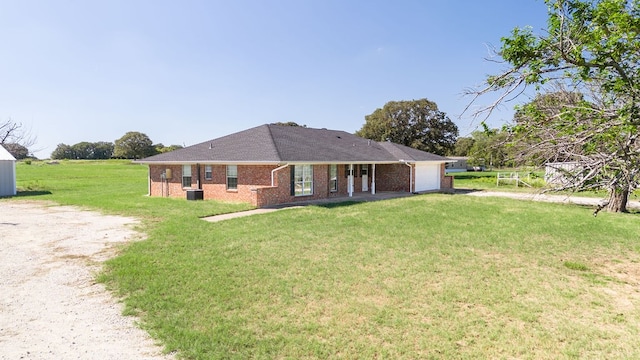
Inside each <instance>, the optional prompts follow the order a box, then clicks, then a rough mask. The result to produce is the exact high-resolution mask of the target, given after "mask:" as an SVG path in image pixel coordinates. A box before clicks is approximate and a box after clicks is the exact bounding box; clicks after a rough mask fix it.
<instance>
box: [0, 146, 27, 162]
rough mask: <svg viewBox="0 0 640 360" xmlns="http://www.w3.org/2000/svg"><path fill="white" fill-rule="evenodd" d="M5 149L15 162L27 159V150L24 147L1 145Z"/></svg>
mask: <svg viewBox="0 0 640 360" xmlns="http://www.w3.org/2000/svg"><path fill="white" fill-rule="evenodd" d="M2 146H4V148H5V149H7V151H8V152H9V153H10V154H11V155H12V156H13V157H14V158H16V160H22V159H26V158H28V157H29V149H27V148H26V147H25V146H22V145H20V144H16V143H4V144H2Z"/></svg>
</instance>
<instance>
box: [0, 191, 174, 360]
mask: <svg viewBox="0 0 640 360" xmlns="http://www.w3.org/2000/svg"><path fill="white" fill-rule="evenodd" d="M133 224H135V220H134V219H130V218H124V217H117V216H104V215H101V214H99V213H97V212H90V211H80V209H78V208H73V207H68V206H50V205H49V206H48V205H47V204H43V203H36V202H14V201H0V349H1V350H0V359H12V360H13V359H98V360H99V359H105V360H106V359H173V357H172V356H167V355H162V354H161V348H159V347H158V346H156V345H154V342H153V340H151V339H150V338H149V336H148V334H147V333H146V332H144V331H142V330H141V329H139V328H138V327H136V326H135V324H134V321H135V319H133V318H131V317H123V316H122V315H121V313H122V305H121V304H120V303H118V302H117V301H116V300H115V299H113V297H111V296H110V294H109V293H108V292H107V291H106V290H105V288H104V286H102V285H101V284H96V283H95V282H94V275H95V272H96V271H97V270H98V269H99V268H100V263H101V262H103V261H104V260H106V259H107V258H109V257H111V256H113V255H114V254H115V252H114V246H115V245H117V244H120V243H123V242H127V241H132V240H135V239H136V238H139V237H140V234H138V233H136V232H135V231H133V230H132V227H131V226H132V225H133Z"/></svg>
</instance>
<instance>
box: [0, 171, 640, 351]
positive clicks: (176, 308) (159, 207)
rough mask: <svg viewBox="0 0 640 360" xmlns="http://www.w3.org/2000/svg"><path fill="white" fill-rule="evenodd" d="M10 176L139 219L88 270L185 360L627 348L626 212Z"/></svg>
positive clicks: (631, 291) (78, 175) (635, 267)
mask: <svg viewBox="0 0 640 360" xmlns="http://www.w3.org/2000/svg"><path fill="white" fill-rule="evenodd" d="M18 185H19V186H20V187H23V188H29V189H30V191H29V192H26V193H22V195H23V196H19V197H17V201H19V200H20V199H21V198H27V199H30V200H31V199H46V200H52V201H56V202H60V203H63V204H74V205H81V206H87V207H91V208H101V209H104V210H105V211H107V212H110V213H120V214H123V215H128V216H136V217H138V218H141V219H142V220H143V225H142V226H141V229H142V230H143V231H145V232H146V233H147V234H148V238H147V239H146V240H144V241H140V242H136V243H133V244H131V245H129V246H128V247H126V248H125V249H123V251H122V253H121V255H120V256H119V257H117V258H115V259H112V260H110V261H109V262H108V263H107V266H106V269H105V271H104V273H103V274H101V275H100V277H99V278H100V281H103V282H105V283H107V284H108V285H109V286H110V288H112V289H113V290H114V291H115V292H117V293H118V294H120V295H122V296H123V297H125V303H126V305H127V313H128V314H136V315H138V316H140V318H141V320H142V323H143V326H144V327H145V328H146V329H147V330H148V331H149V332H150V333H151V334H152V335H153V336H154V337H156V338H158V339H160V340H161V341H162V342H163V344H164V345H165V346H166V350H167V351H173V350H178V354H179V355H180V356H181V357H184V358H188V359H221V358H237V359H247V358H258V359H274V358H275V359H338V358H339V359H355V358H361V359H371V358H379V359H389V358H391V359H416V358H426V359H429V358H434V359H449V358H460V359H477V358H504V359H510V358H525V359H526V358H529V359H540V358H543V359H544V358H547V359H550V358H554V359H555V358H576V359H577V358H579V359H583V358H592V359H601V358H640V342H639V341H638V337H639V336H640V292H639V291H638V286H639V285H640V241H639V240H640V235H639V234H640V222H639V218H638V215H634V214H609V213H601V214H600V215H598V217H597V218H594V217H593V216H592V215H591V212H592V210H591V209H587V208H582V207H579V206H570V205H558V204H547V203H534V202H524V201H516V200H510V199H501V198H475V197H469V196H465V195H440V194H431V195H420V196H414V197H409V198H403V199H396V200H388V201H381V202H371V203H362V204H342V205H341V204H337V205H336V204H334V205H331V206H325V207H322V206H310V207H305V208H302V209H289V210H286V211H281V212H274V213H268V214H263V215H257V216H251V217H245V218H238V219H233V220H228V221H223V222H219V223H208V222H205V221H202V220H199V219H198V216H203V215H209V214H214V213H222V212H228V211H233V210H239V209H244V208H246V206H243V205H238V204H223V203H217V202H213V201H205V202H201V201H200V202H188V201H186V200H182V199H180V200H177V199H157V198H148V197H144V196H143V194H145V193H146V186H147V185H146V168H145V167H143V166H140V165H128V164H126V163H123V162H101V163H75V162H69V163H64V164H61V165H55V166H51V165H43V164H32V165H24V164H20V165H19V166H18ZM48 192H50V193H48ZM2 201H7V200H2ZM10 201H16V200H10ZM0 204H1V202H0Z"/></svg>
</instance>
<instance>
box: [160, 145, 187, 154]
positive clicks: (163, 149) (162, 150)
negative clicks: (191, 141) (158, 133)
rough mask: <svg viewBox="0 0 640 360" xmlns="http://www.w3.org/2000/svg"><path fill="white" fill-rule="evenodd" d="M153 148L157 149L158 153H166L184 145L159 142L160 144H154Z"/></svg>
mask: <svg viewBox="0 0 640 360" xmlns="http://www.w3.org/2000/svg"><path fill="white" fill-rule="evenodd" d="M153 148H154V149H156V154H162V153H166V152H170V151H174V150H178V149H182V148H183V146H182V145H169V146H164V145H163V144H162V143H159V144H155V145H153Z"/></svg>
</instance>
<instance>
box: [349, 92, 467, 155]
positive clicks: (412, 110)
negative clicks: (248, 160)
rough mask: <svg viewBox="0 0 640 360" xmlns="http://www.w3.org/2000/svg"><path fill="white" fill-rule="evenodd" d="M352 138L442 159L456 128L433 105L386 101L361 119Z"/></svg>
mask: <svg viewBox="0 0 640 360" xmlns="http://www.w3.org/2000/svg"><path fill="white" fill-rule="evenodd" d="M356 135H358V136H361V137H364V138H367V139H372V140H376V141H391V142H394V143H397V144H403V145H406V146H410V147H412V148H415V149H419V150H423V151H427V152H431V153H434V154H439V155H445V154H447V152H450V151H451V150H453V148H454V146H455V143H456V138H457V136H458V127H457V126H456V124H454V123H453V122H452V121H451V120H450V119H449V118H448V117H447V115H446V114H445V113H444V112H442V111H440V110H438V106H437V105H436V103H434V102H433V101H429V100H427V99H420V100H410V101H390V102H388V103H386V104H385V105H384V107H383V108H382V109H376V110H375V111H374V112H373V113H372V114H370V115H367V116H365V124H364V125H363V126H362V128H361V129H360V130H358V131H357V132H356Z"/></svg>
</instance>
